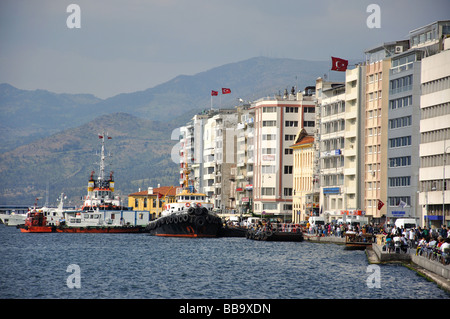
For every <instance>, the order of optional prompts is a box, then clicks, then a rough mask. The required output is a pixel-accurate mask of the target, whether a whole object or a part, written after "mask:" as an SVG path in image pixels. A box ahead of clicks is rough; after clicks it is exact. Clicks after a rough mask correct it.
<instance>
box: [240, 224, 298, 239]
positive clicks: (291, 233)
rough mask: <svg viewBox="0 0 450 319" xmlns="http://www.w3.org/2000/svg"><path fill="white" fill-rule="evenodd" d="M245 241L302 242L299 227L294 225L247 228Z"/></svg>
mask: <svg viewBox="0 0 450 319" xmlns="http://www.w3.org/2000/svg"><path fill="white" fill-rule="evenodd" d="M245 237H246V238H247V239H253V240H263V241H295V242H301V241H303V232H302V230H301V228H300V226H297V225H295V224H281V225H277V226H276V227H272V226H271V225H270V226H267V225H266V226H264V227H257V228H253V227H251V228H249V229H248V230H247V233H246V235H245Z"/></svg>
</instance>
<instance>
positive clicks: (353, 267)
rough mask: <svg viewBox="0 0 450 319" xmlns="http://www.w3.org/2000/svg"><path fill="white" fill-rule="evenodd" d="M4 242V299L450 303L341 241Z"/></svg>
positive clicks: (2, 232)
mask: <svg viewBox="0 0 450 319" xmlns="http://www.w3.org/2000/svg"><path fill="white" fill-rule="evenodd" d="M0 243H1V244H0V245H1V246H0V256H1V262H0V274H1V276H0V298H1V299H9V298H13V299H15V298H21V299H24V298H25V299H28V298H33V299H35V298H37V299H47V298H52V299H53V298H56V299H60V298H61V299H78V298H82V299H84V298H87V299H122V298H124V299H125V298H126V299H141V298H145V299H180V298H181V299H185V298H187V299H222V298H227V299H228V298H239V299H247V298H249V299H294V298H295V299H298V298H302V299H304V298H310V299H322V298H323V299H336V298H338V299H386V298H389V299H410V298H411V299H443V298H444V299H448V298H450V294H448V293H447V292H445V291H444V290H442V289H440V288H439V287H438V286H437V285H436V284H435V283H433V282H430V281H428V280H426V279H425V278H423V277H421V276H419V275H418V274H417V273H416V272H415V271H412V270H410V269H408V268H406V267H404V266H401V265H395V264H386V265H376V266H375V267H376V269H375V270H376V271H374V270H373V265H372V266H371V265H370V264H369V263H368V261H367V257H366V254H365V252H364V251H349V250H345V249H344V246H342V245H335V244H320V243H311V242H301V243H298V242H263V241H253V240H248V239H246V238H167V237H155V236H149V235H148V234H145V233H143V234H64V233H62V234H61V233H49V234H32V233H21V232H20V231H19V230H18V229H16V228H14V227H6V226H4V225H0ZM75 270H76V271H75ZM375 274H376V278H375V279H373V278H369V277H370V276H374V275H375ZM374 283H376V284H374Z"/></svg>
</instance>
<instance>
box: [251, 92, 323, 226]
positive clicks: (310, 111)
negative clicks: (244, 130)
mask: <svg viewBox="0 0 450 319" xmlns="http://www.w3.org/2000/svg"><path fill="white" fill-rule="evenodd" d="M307 92H308V91H306V92H305V94H301V93H299V94H296V93H295V91H294V90H292V91H291V94H289V93H288V92H287V90H286V91H285V94H284V95H283V96H275V97H273V98H271V97H268V98H263V99H260V100H257V101H255V102H254V103H253V104H252V107H251V108H252V109H253V110H254V113H255V115H254V150H255V152H254V165H253V168H254V173H253V174H254V176H253V179H254V184H253V197H254V213H256V214H260V215H263V216H264V215H266V216H273V217H278V218H281V219H283V220H284V221H290V220H291V217H292V183H293V179H292V175H293V164H294V163H293V149H292V148H290V146H291V145H292V144H293V143H294V140H295V138H296V136H297V133H298V131H299V129H301V128H305V130H306V132H308V133H309V134H312V133H313V130H314V124H315V101H314V98H313V97H312V96H311V95H310V94H308V93H307Z"/></svg>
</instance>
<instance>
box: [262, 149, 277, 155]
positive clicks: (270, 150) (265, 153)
mask: <svg viewBox="0 0 450 319" xmlns="http://www.w3.org/2000/svg"><path fill="white" fill-rule="evenodd" d="M275 152H276V149H275V148H263V149H262V154H263V155H271V154H275Z"/></svg>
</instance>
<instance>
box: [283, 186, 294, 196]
mask: <svg viewBox="0 0 450 319" xmlns="http://www.w3.org/2000/svg"><path fill="white" fill-rule="evenodd" d="M284 196H292V188H284Z"/></svg>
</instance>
